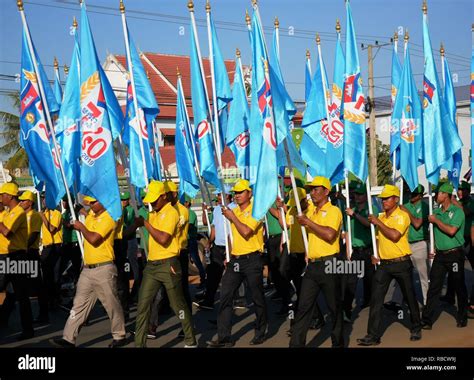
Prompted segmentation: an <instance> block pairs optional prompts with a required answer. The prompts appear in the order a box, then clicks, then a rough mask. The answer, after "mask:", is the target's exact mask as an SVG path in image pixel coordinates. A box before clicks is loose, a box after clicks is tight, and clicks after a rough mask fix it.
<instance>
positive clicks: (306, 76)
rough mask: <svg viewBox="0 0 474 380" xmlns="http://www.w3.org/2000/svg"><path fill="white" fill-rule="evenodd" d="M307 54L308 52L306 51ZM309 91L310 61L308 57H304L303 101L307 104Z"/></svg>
mask: <svg viewBox="0 0 474 380" xmlns="http://www.w3.org/2000/svg"><path fill="white" fill-rule="evenodd" d="M308 54H309V51H308ZM310 91H311V60H310V59H309V55H308V56H307V57H306V64H305V65H304V101H305V102H307V101H308V98H309V93H310Z"/></svg>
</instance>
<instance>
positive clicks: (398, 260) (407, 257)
mask: <svg viewBox="0 0 474 380" xmlns="http://www.w3.org/2000/svg"><path fill="white" fill-rule="evenodd" d="M408 260H410V255H405V256H402V257H395V258H394V259H380V263H381V264H391V263H401V262H403V261H408Z"/></svg>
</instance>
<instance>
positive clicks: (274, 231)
mask: <svg viewBox="0 0 474 380" xmlns="http://www.w3.org/2000/svg"><path fill="white" fill-rule="evenodd" d="M272 207H276V205H273V206H272ZM278 212H280V211H278ZM267 224H268V235H279V234H281V232H282V229H281V226H280V223H279V222H278V219H277V218H275V217H274V216H273V215H272V214H271V213H270V211H269V212H267Z"/></svg>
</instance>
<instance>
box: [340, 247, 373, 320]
mask: <svg viewBox="0 0 474 380" xmlns="http://www.w3.org/2000/svg"><path fill="white" fill-rule="evenodd" d="M371 255H372V248H370V247H365V248H354V249H353V250H352V256H351V261H360V262H362V265H363V267H364V279H363V284H364V301H363V303H364V304H367V305H368V304H369V303H370V298H371V295H372V279H373V277H374V273H375V267H374V265H372V262H371V259H370V256H371ZM358 279H359V277H357V274H356V273H351V274H344V276H343V279H342V283H343V285H342V288H343V301H342V309H343V310H344V311H345V312H346V313H349V314H350V312H351V311H352V303H353V302H354V297H355V293H356V289H357V281H358Z"/></svg>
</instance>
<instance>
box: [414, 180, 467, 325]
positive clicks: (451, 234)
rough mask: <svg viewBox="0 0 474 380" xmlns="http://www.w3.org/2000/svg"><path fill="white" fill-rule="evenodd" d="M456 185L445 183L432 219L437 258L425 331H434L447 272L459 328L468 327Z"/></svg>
mask: <svg viewBox="0 0 474 380" xmlns="http://www.w3.org/2000/svg"><path fill="white" fill-rule="evenodd" d="M452 193H453V185H452V184H451V183H449V182H446V183H443V184H442V185H441V186H440V187H439V189H438V193H437V195H436V203H438V204H439V205H440V206H441V207H439V208H437V209H435V210H434V212H433V215H430V216H429V217H428V220H429V221H430V223H433V227H434V240H435V248H436V255H435V258H434V260H433V265H432V266H431V271H430V286H429V289H428V296H427V301H426V308H425V309H424V310H423V316H422V318H423V328H424V329H427V330H430V329H431V326H432V325H433V323H434V317H435V314H436V310H437V307H438V303H439V296H440V293H441V289H442V288H443V282H444V278H445V276H446V274H447V273H452V276H453V282H454V290H455V293H456V296H457V299H458V313H457V316H456V320H457V327H465V326H467V289H466V283H465V278H464V252H463V245H464V226H465V223H466V218H465V216H464V212H463V211H462V210H461V209H460V208H459V207H457V206H455V205H454V204H453V203H452V201H451V194H452Z"/></svg>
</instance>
